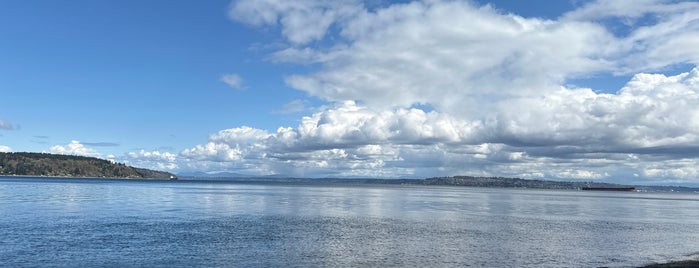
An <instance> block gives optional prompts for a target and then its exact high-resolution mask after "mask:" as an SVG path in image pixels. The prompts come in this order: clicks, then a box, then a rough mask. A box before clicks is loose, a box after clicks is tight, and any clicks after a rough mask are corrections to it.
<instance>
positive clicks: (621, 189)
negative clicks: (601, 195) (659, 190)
mask: <svg viewBox="0 0 699 268" xmlns="http://www.w3.org/2000/svg"><path fill="white" fill-rule="evenodd" d="M582 190H583V191H616V192H635V191H636V187H583V188H582Z"/></svg>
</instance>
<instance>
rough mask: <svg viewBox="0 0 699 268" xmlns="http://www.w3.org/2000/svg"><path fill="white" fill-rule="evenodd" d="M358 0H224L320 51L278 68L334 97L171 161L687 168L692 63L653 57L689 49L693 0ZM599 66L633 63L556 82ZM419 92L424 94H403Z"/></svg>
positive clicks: (284, 54) (329, 171)
mask: <svg viewBox="0 0 699 268" xmlns="http://www.w3.org/2000/svg"><path fill="white" fill-rule="evenodd" d="M354 4H355V5H354V7H353V8H349V7H348V6H347V5H346V4H343V2H339V1H338V2H334V1H300V0H297V1H272V0H266V1H236V2H234V3H233V4H232V5H231V10H230V15H231V17H233V18H234V19H236V20H239V21H242V22H245V23H248V24H251V25H256V26H277V25H279V26H281V34H282V35H283V36H284V38H286V39H287V40H289V42H291V43H292V45H291V46H290V47H287V48H283V49H280V50H279V51H277V52H275V53H272V55H271V56H270V57H272V58H273V60H274V61H277V62H290V63H313V64H314V65H313V66H317V69H316V70H315V71H312V72H310V73H300V74H293V75H290V76H288V77H287V78H286V81H287V83H288V84H289V85H290V86H292V87H294V88H296V89H299V90H301V91H304V92H306V93H308V94H310V95H312V96H315V97H319V98H321V99H324V100H327V101H329V102H330V103H331V104H330V105H329V106H327V107H326V108H325V109H323V110H321V111H319V112H316V113H314V114H312V115H310V116H305V117H303V118H301V119H300V123H299V124H298V126H296V127H280V128H279V129H277V131H276V132H268V131H264V130H260V129H255V128H251V127H239V128H232V129H228V130H223V131H221V132H219V133H216V134H213V135H211V136H210V137H209V140H208V142H206V143H205V144H201V145H196V146H194V147H192V148H190V149H186V150H183V151H182V152H181V153H180V157H181V158H182V159H181V161H182V163H186V164H182V165H181V167H185V168H186V167H190V168H191V167H195V166H196V167H198V168H210V169H218V170H222V169H229V170H243V171H246V172H248V173H253V174H263V175H266V174H285V175H313V176H382V177H398V176H417V177H420V176H439V175H456V174H473V175H502V176H517V177H525V178H541V177H546V178H580V179H600V178H636V179H651V177H655V178H667V179H670V178H677V179H684V180H691V178H693V177H692V176H694V177H696V174H697V173H696V168H695V167H696V161H697V159H698V158H699V153H697V152H699V123H697V122H699V71H698V70H697V69H696V68H695V69H693V70H691V71H690V72H687V73H682V74H678V75H665V74H659V73H658V72H659V71H662V70H663V69H664V68H668V67H674V66H678V65H679V66H682V65H683V64H691V65H697V64H699V50H696V47H699V39H697V38H696V36H699V23H697V21H699V15H697V14H699V7H697V6H698V5H697V3H696V2H667V1H645V2H644V3H643V4H638V3H637V2H636V1H596V2H592V3H589V4H586V5H584V6H583V7H581V8H580V9H578V10H575V11H572V12H569V13H567V14H564V15H562V16H561V17H560V18H559V19H555V20H543V19H535V18H524V17H520V16H517V15H515V14H502V13H499V12H498V11H497V10H495V9H493V8H491V7H489V6H485V7H479V6H475V5H474V4H472V3H471V2H466V1H440V0H436V1H415V2H410V3H405V4H391V5H389V6H385V7H378V8H374V9H368V8H366V7H365V6H364V5H361V4H356V3H354ZM314 19H318V23H317V24H313V25H312V27H307V26H308V25H309V23H310V21H313V20H314ZM608 20H615V21H616V23H617V24H619V25H622V26H623V27H626V28H625V29H626V30H627V31H625V32H624V33H623V34H622V33H620V32H619V31H617V30H615V29H612V27H611V26H610V25H608V22H607V21H608ZM319 40H323V41H324V42H323V44H322V45H320V44H318V42H313V41H319ZM600 73H604V74H635V73H638V74H636V75H635V76H634V77H633V78H632V79H631V81H629V82H628V83H627V84H626V85H625V86H624V87H623V88H621V89H619V91H617V92H609V93H597V92H596V91H595V90H593V89H588V88H570V87H565V86H562V85H564V84H565V83H566V80H568V79H570V78H576V77H589V76H593V77H594V76H595V75H596V74H600ZM652 73H656V74H652ZM422 105H426V106H428V107H431V108H433V109H434V110H431V109H416V108H411V107H421V106H422ZM680 160H682V161H680ZM685 160H686V161H685ZM668 163H672V164H671V165H669V164H668Z"/></svg>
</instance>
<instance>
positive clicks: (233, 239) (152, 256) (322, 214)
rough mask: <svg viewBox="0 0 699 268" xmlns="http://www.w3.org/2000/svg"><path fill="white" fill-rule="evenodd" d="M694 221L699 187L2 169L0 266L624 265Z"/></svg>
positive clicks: (693, 236) (679, 237)
mask: <svg viewBox="0 0 699 268" xmlns="http://www.w3.org/2000/svg"><path fill="white" fill-rule="evenodd" d="M697 231H699V195H696V194H667V193H665V194H653V193H625V192H582V191H552V190H512V189H482V188H456V187H407V186H376V185H373V186H359V187H357V186H354V187H353V186H339V185H334V186H323V185H306V186H299V185H272V184H267V185H264V184H260V185H252V184H233V183H222V182H187V181H178V182H169V181H126V180H84V179H31V178H0V266H2V267H26V266H29V267H33V266H42V267H44V266H57V267H75V266H80V267H86V266H87V267H94V266H98V267H105V266H107V267H110V266H111V267H124V266H140V267H191V266H208V267H210V266H217V267H221V266H223V267H231V266H235V267H249V266H265V267H267V266H284V267H287V266H292V267H293V266H299V267H371V266H379V267H387V266H400V267H405V266H414V267H425V266H427V267H463V266H472V267H598V266H610V267H629V266H631V267H632V266H637V265H642V264H646V263H649V262H660V261H667V260H673V259H682V258H686V256H687V255H689V254H696V252H698V251H699V233H698V232H697Z"/></svg>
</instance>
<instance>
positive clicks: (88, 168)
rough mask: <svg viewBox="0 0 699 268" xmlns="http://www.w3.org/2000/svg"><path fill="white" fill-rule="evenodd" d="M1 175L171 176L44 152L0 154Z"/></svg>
mask: <svg viewBox="0 0 699 268" xmlns="http://www.w3.org/2000/svg"><path fill="white" fill-rule="evenodd" d="M1 175H5V176H7V175H18V176H19V175H26V176H59V177H89V178H153V179H161V178H163V179H164V178H171V176H174V175H173V174H172V173H168V172H163V171H155V170H149V169H143V168H135V167H130V166H127V165H124V164H121V163H114V162H111V161H107V160H104V159H99V158H94V157H85V156H74V155H59V154H45V153H0V176H1Z"/></svg>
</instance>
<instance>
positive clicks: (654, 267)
mask: <svg viewBox="0 0 699 268" xmlns="http://www.w3.org/2000/svg"><path fill="white" fill-rule="evenodd" d="M696 267H699V259H693V260H683V261H671V262H667V263H653V264H648V265H644V266H641V267H639V268H696Z"/></svg>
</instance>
